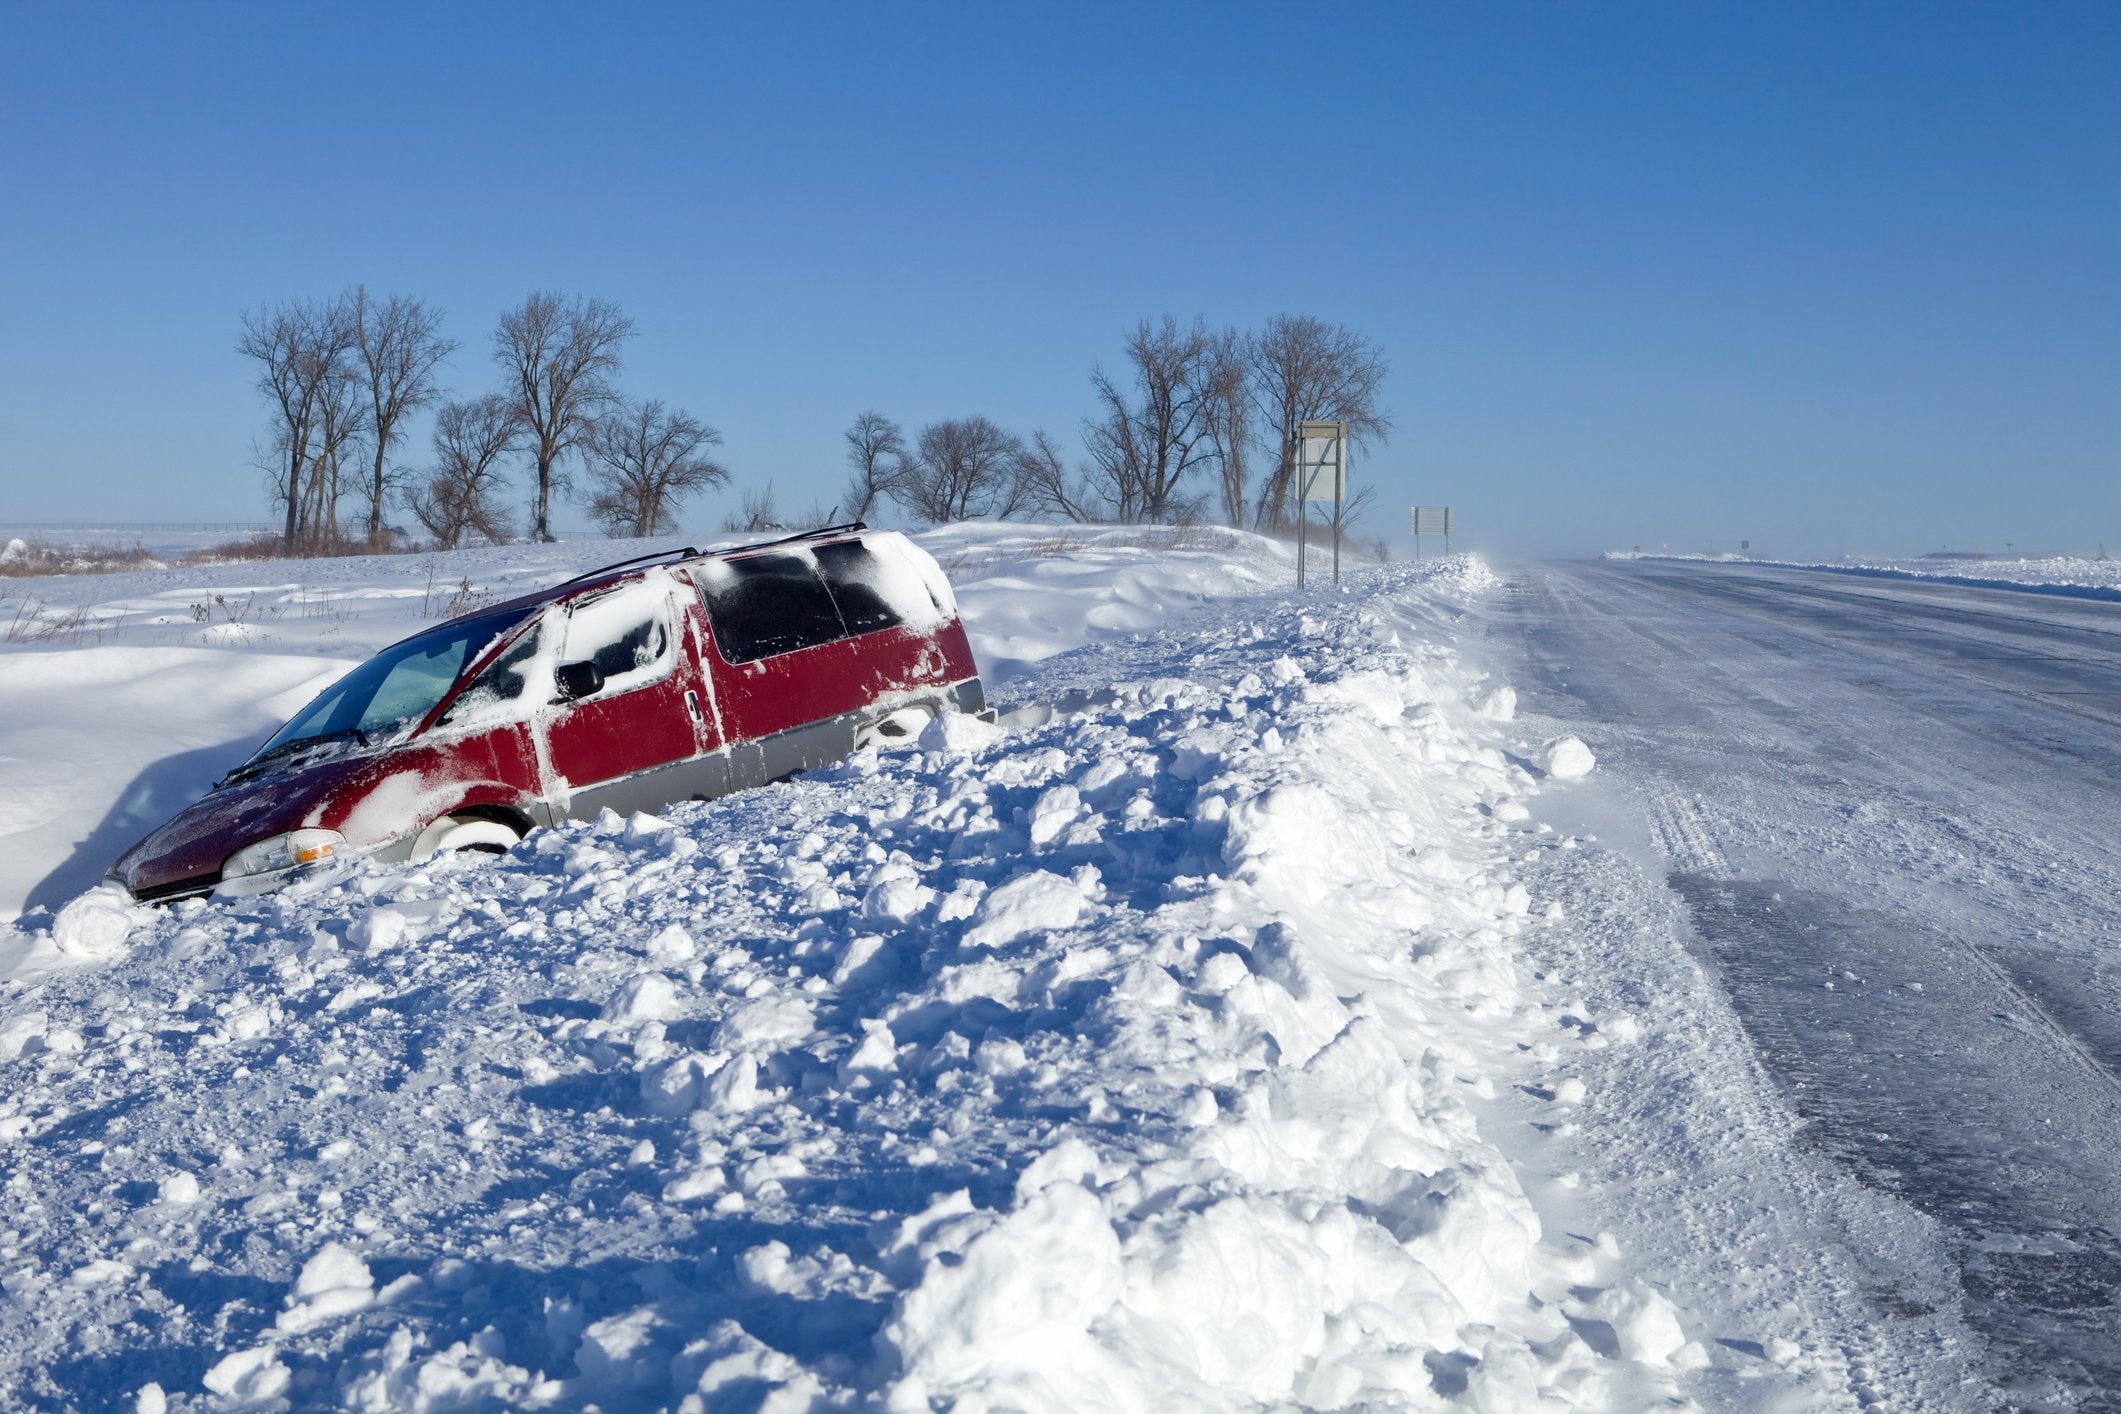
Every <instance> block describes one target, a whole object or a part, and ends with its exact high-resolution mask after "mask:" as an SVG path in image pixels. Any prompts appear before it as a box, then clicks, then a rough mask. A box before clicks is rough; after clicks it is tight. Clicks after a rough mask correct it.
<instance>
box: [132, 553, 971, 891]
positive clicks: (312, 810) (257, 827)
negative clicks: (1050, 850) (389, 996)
mask: <svg viewBox="0 0 2121 1414" xmlns="http://www.w3.org/2000/svg"><path fill="white" fill-rule="evenodd" d="M952 711H955V712H970V713H985V711H986V698H985V693H984V690H983V688H982V686H981V683H980V679H979V673H978V669H977V667H976V666H975V664H974V662H973V658H972V649H971V645H970V644H969V643H968V642H967V641H966V638H965V630H964V627H963V625H962V624H961V623H959V621H958V615H957V607H956V601H955V599H954V598H953V596H952V594H951V591H950V585H949V581H948V580H947V578H946V577H945V576H944V574H943V572H942V570H941V568H940V567H939V566H937V564H936V563H935V561H934V559H933V558H931V557H930V556H929V555H928V554H927V553H926V552H925V551H923V550H922V549H920V548H919V547H918V546H916V545H914V544H913V543H912V542H911V541H909V540H907V539H906V538H905V537H904V536H902V535H898V534H896V533H893V532H889V531H873V530H868V529H867V528H866V527H864V526H861V525H859V524H856V525H851V526H836V527H833V528H831V529H827V530H820V531H814V532H811V533H809V534H805V535H800V536H793V537H790V538H789V539H787V540H781V541H774V542H770V543H768V544H765V545H753V546H746V547H743V548H740V549H734V550H725V551H716V552H701V551H698V550H690V549H687V550H682V551H675V552H671V553H669V554H665V555H656V556H645V557H643V558H642V559H640V560H632V561H625V562H622V563H620V564H617V565H610V566H607V567H605V568H603V569H600V570H595V571H592V572H591V573H589V574H587V575H583V576H581V577H580V578H578V579H574V580H570V581H568V582H567V583H565V584H561V585H558V586H556V587H554V588H551V589H547V590H544V591H541V592H540V593H537V594H532V595H527V596H525V597H523V598H519V599H515V600H511V601H510V602H508V603H505V604H501V605H499V606H497V607H495V608H492V609H488V610H484V611H482V612H479V613H475V614H470V615H466V616H465V617H462V618H458V619H453V620H451V621H449V622H448V623H444V624H442V625H440V626H438V627H436V628H432V629H429V630H427V631H426V632H424V633H419V634H415V635H414V636H412V637H411V638H408V639H405V640H404V641H402V642H400V643H397V644H394V645H392V646H391V647H389V648H386V649H384V650H383V651H382V652H380V653H378V654H377V655H376V656H375V657H373V658H371V659H369V660H368V661H367V662H366V663H363V664H362V665H361V666H360V667H358V668H355V669H354V670H353V671H352V672H350V673H348V674H346V675H345V676H344V677H342V678H340V679H339V680H338V681H337V682H336V683H334V684H332V686H331V687H329V688H327V689H325V691H324V692H323V693H322V694H320V695H319V696H318V697H317V698H316V700H315V701H313V702H311V703H310V704H309V705H308V706H307V707H305V708H303V709H302V710H301V711H300V712H299V713H297V714H296V715H295V717H294V719H293V720H292V721H290V722H288V723H287V725H286V726H284V727H282V728H281V729H280V730H279V731H278V732H277V733H276V734H274V736H273V737H272V738H271V739H270V740H268V741H267V742H266V743H265V744H264V745H263V746H262V747H260V748H259V749H258V750H257V752H256V753H254V754H253V755H252V756H251V757H250V759H249V760H247V761H245V762H244V763H243V764H242V765H240V766H238V767H236V768H235V769H234V770H233V771H231V772H229V773H228V775H227V776H225V777H223V778H222V779H221V781H220V782H219V783H218V784H217V785H215V787H214V788H213V789H212V790H211V791H210V792H208V793H207V795H206V796H205V797H204V798H202V799H201V800H199V801H197V802H195V803H194V804H193V805H191V806H190V807H188V808H187V809H185V810H184V811H182V812H181V813H179V814H178V815H177V816H176V817H175V818H174V819H172V820H170V821H169V822H168V823H167V824H165V825H163V826H162V827H161V828H159V829H157V830H156V831H155V832H154V833H153V834H151V835H149V836H148V837H147V838H146V839H144V840H142V841H140V843H138V844H136V845H134V846H133V847H132V848H131V849H129V850H127V851H126V852H125V854H124V855H123V856H121V857H120V858H119V860H118V861H117V863H116V864H114V865H113V866H112V867H111V872H110V877H111V878H113V879H115V880H117V881H118V882H119V883H122V884H123V885H124V886H125V887H126V888H127V889H128V890H130V891H131V892H132V895H133V897H135V898H136V899H139V900H141V901H143V902H161V901H167V900H172V899H178V898H184V897H188V896H192V895H197V894H204V893H208V892H212V891H216V890H219V891H222V892H226V893H245V892H255V891H259V890H262V889H265V888H270V887H272V886H273V885H275V884H278V883H281V882H283V881H285V880H286V879H288V878H290V877H292V876H294V875H297V874H300V873H303V872H305V871H309V870H313V869H316V868H318V867H321V866H322V865H324V864H325V863H327V862H330V861H332V860H335V859H338V858H341V857H344V856H346V855H349V854H365V855H369V856H372V857H374V858H377V859H380V860H384V861H396V860H407V859H423V858H426V857H428V856H430V855H433V854H436V853H439V852H442V851H447V850H464V849H470V850H494V851H499V850H505V849H506V848H508V847H509V846H510V845H512V844H514V843H515V842H516V841H517V840H519V839H521V838H522V837H523V836H524V835H525V834H526V833H528V832H529V831H530V830H532V829H534V828H536V827H537V826H540V825H553V824H557V823H558V822H560V821H562V820H565V819H570V818H575V817H579V816H582V815H584V814H591V815H593V814H595V813H596V812H598V811H600V810H603V809H605V808H607V807H608V808H610V809H613V810H617V811H620V812H621V813H625V812H631V811H636V810H656V809H659V808H661V807H663V806H665V805H669V804H672V803H674V802H677V801H685V800H708V799H713V798H714V797H717V796H721V795H725V794H727V793H728V792H730V791H733V790H739V789H743V788H744V787H747V786H755V785H761V784H764V783H766V782H768V781H773V780H778V779H780V778H782V777H784V776H787V775H790V774H792V773H794V772H797V771H801V770H804V769H806V768H810V767H815V766H819V765H823V764H826V763H828V762H831V761H835V760H838V759H840V758H842V757H844V756H846V755H848V754H849V753H850V752H853V751H855V750H858V749H860V748H862V747H864V746H868V745H872V744H882V743H886V742H889V741H891V740H895V739H904V738H906V737H909V736H912V735H914V734H916V733H918V732H919V731H920V730H921V728H922V727H923V726H924V725H925V724H926V723H927V722H928V721H929V720H930V719H931V718H933V717H935V716H936V715H938V714H940V713H944V712H952Z"/></svg>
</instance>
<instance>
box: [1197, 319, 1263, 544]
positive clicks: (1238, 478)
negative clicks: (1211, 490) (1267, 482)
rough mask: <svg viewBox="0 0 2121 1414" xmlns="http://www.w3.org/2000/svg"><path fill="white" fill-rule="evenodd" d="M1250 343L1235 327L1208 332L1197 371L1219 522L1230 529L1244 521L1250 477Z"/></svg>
mask: <svg viewBox="0 0 2121 1414" xmlns="http://www.w3.org/2000/svg"><path fill="white" fill-rule="evenodd" d="M1250 345H1251V339H1250V336H1248V335H1245V334H1241V333H1239V332H1238V331H1237V330H1235V329H1225V330H1223V331H1222V332H1221V333H1219V334H1215V335H1211V336H1210V338H1209V340H1208V354H1207V360H1206V362H1205V364H1204V365H1203V370H1202V371H1203V376H1204V380H1205V388H1206V393H1207V400H1206V403H1207V405H1206V408H1205V411H1204V416H1205V418H1206V422H1207V432H1208V445H1209V448H1210V451H1211V453H1212V455H1213V458H1214V461H1215V465H1216V469H1217V471H1218V472H1219V473H1220V481H1221V485H1220V488H1219V489H1220V490H1221V493H1222V510H1223V521H1224V523H1225V524H1227V525H1230V526H1233V527H1235V526H1241V525H1243V524H1244V523H1245V495H1246V492H1247V491H1248V489H1249V487H1248V486H1247V484H1246V483H1247V482H1248V481H1249V480H1250V479H1251V468H1250V466H1249V464H1248V462H1249V455H1250V453H1251V450H1252V446H1253V438H1254V434H1253V430H1252V404H1251V399H1250V398H1249V397H1247V396H1246V393H1245V382H1246V375H1247V372H1248V367H1247V354H1248V352H1249V350H1250Z"/></svg>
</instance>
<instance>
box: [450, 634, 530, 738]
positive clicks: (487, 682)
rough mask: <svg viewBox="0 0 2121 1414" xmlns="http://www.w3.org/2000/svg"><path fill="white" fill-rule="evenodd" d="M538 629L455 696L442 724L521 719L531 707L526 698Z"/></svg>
mask: <svg viewBox="0 0 2121 1414" xmlns="http://www.w3.org/2000/svg"><path fill="white" fill-rule="evenodd" d="M539 632H540V629H539V628H538V627H536V626H533V627H532V628H531V629H530V631H529V632H527V633H525V634H524V635H523V636H522V637H521V638H519V639H517V640H516V641H515V642H514V643H512V644H510V645H509V647H508V648H507V650H506V651H504V652H503V653H502V654H501V656H500V657H498V658H496V659H494V660H493V661H492V662H491V663H488V664H487V665H486V668H485V670H484V671H483V672H481V673H480V674H479V675H478V677H476V678H474V679H473V680H472V681H471V682H470V683H468V684H467V685H466V686H465V688H464V690H463V691H462V692H460V693H458V694H457V700H456V701H454V702H452V703H450V704H449V710H448V711H447V712H444V713H443V714H442V720H443V721H444V722H446V723H449V724H451V725H455V726H463V725H472V724H481V723H489V722H494V721H505V720H509V719H512V718H515V717H518V716H521V715H522V713H523V712H524V710H525V709H526V708H527V707H528V706H529V705H530V704H529V703H528V702H527V700H526V698H527V696H528V688H529V685H530V673H531V668H532V666H533V664H534V663H535V662H536V660H537V656H538V635H539Z"/></svg>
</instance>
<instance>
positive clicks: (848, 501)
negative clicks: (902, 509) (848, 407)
mask: <svg viewBox="0 0 2121 1414" xmlns="http://www.w3.org/2000/svg"><path fill="white" fill-rule="evenodd" d="M847 464H848V465H849V466H851V467H853V468H854V474H853V475H852V476H850V477H848V478H847V489H846V491H845V492H844V493H842V495H841V497H840V504H841V505H843V506H845V507H846V508H847V519H849V520H867V519H869V513H870V512H871V511H873V510H875V509H876V503H877V502H878V501H879V500H880V499H882V498H883V497H885V496H888V495H890V494H891V490H892V488H893V487H894V486H896V485H897V484H898V481H899V478H900V477H902V476H904V475H905V474H906V434H905V432H904V431H903V430H901V429H900V427H899V425H898V424H897V423H896V422H893V421H892V420H891V419H890V418H888V417H886V416H884V415H883V414H882V413H880V412H876V411H873V410H872V411H870V412H865V413H863V414H862V415H861V416H860V417H857V418H856V419H855V420H854V425H853V426H852V427H850V428H848V429H847Z"/></svg>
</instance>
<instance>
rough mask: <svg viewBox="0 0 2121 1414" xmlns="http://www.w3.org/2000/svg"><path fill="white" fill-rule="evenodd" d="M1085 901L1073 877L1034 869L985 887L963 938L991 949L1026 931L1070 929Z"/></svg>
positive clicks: (973, 945)
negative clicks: (1002, 882) (990, 887)
mask: <svg viewBox="0 0 2121 1414" xmlns="http://www.w3.org/2000/svg"><path fill="white" fill-rule="evenodd" d="M1086 902H1087V901H1086V900H1085V899H1084V898H1083V891H1082V890H1081V889H1080V888H1078V887H1076V885H1075V883H1074V881H1073V880H1069V879H1063V878H1062V877H1061V876H1060V875H1058V874H1049V873H1047V872H1046V871H1045V870H1043V869H1036V870H1033V871H1032V872H1030V873H1028V874H1022V875H1019V876H1017V877H1016V878H1014V879H1011V880H1010V881H1009V882H1008V883H1006V884H1003V885H1001V886H1000V887H998V888H994V889H991V890H989V891H988V893H987V895H986V897H984V898H982V899H981V900H980V905H979V910H978V912H977V913H976V914H975V915H974V916H973V921H972V923H971V926H969V927H967V928H966V929H965V938H964V940H965V942H966V944H967V945H968V946H971V947H976V948H993V947H1000V946H1002V945H1003V944H1004V943H1009V942H1013V941H1015V940H1016V939H1018V938H1021V937H1023V936H1024V935H1025V934H1027V933H1034V932H1041V931H1050V930H1052V929H1057V928H1072V927H1074V926H1075V925H1076V923H1077V922H1078V921H1080V920H1081V918H1082V916H1083V909H1084V907H1085V904H1086Z"/></svg>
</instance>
